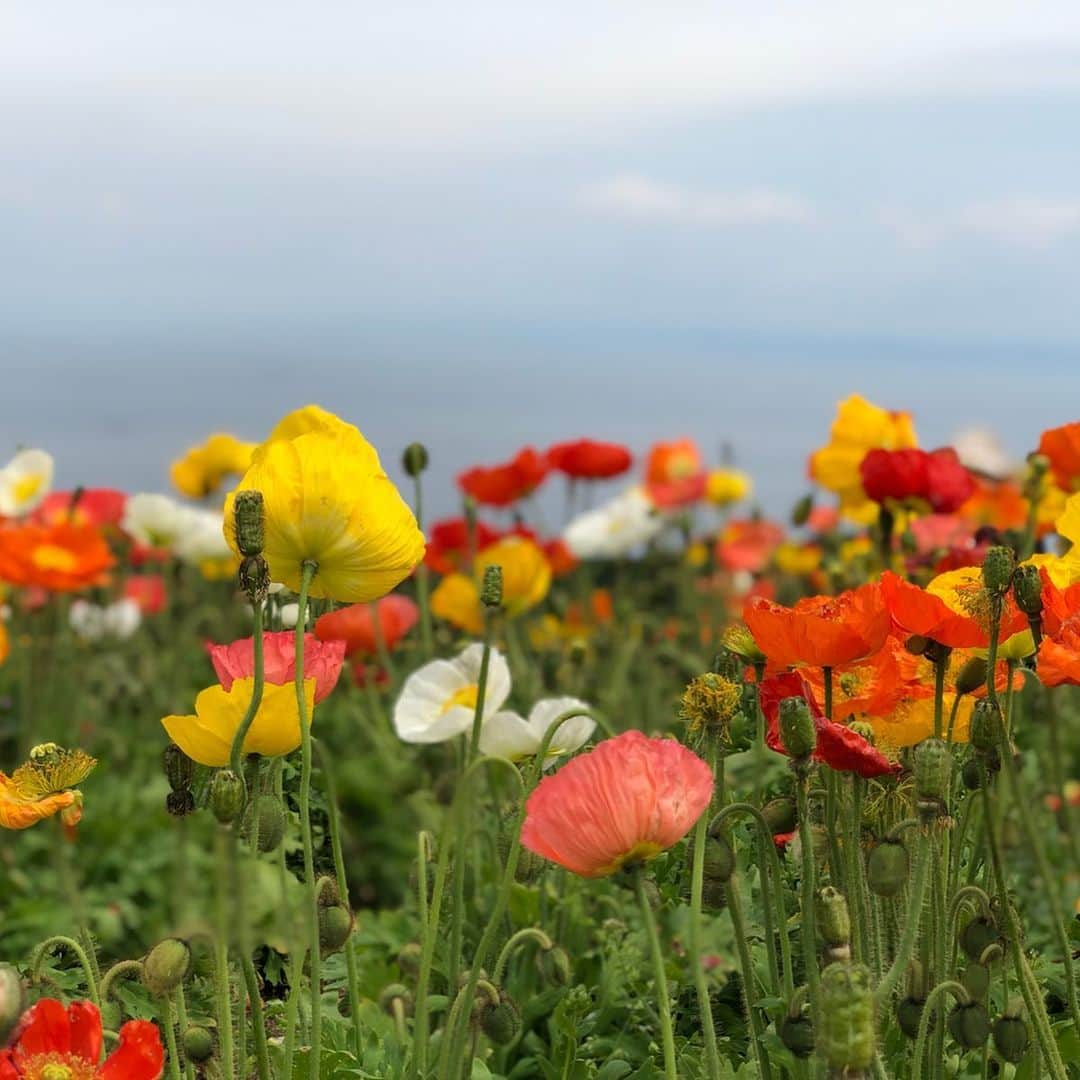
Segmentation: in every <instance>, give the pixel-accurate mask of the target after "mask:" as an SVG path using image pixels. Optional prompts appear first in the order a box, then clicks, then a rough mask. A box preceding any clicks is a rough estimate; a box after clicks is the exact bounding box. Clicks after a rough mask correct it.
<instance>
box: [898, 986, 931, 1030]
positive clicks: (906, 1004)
mask: <svg viewBox="0 0 1080 1080" xmlns="http://www.w3.org/2000/svg"><path fill="white" fill-rule="evenodd" d="M925 1005H926V1002H925V1001H923V999H922V998H917V997H911V996H908V997H906V998H904V999H903V1001H901V1002H900V1004H899V1005H897V1007H896V1022H897V1024H899V1025H900V1030H901V1031H902V1032H903V1033H904V1034H905V1035H906V1036H907V1037H908V1038H909V1039H916V1038H918V1036H919V1022H920V1021H921V1020H922V1014H923V1008H924V1007H925ZM933 1026H934V1019H933V1017H931V1019H930V1027H931V1028H933Z"/></svg>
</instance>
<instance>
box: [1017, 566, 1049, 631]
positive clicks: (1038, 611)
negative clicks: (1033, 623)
mask: <svg viewBox="0 0 1080 1080" xmlns="http://www.w3.org/2000/svg"><path fill="white" fill-rule="evenodd" d="M1013 596H1015V597H1016V606H1017V607H1018V608H1019V609H1020V610H1021V611H1022V612H1023V613H1024V614H1025V615H1026V616H1027V617H1028V618H1029V619H1037V618H1039V616H1040V615H1042V610H1043V601H1042V575H1041V574H1040V573H1039V568H1038V567H1037V566H1033V565H1032V564H1031V563H1024V565H1023V566H1018V567H1017V568H1016V573H1015V574H1013Z"/></svg>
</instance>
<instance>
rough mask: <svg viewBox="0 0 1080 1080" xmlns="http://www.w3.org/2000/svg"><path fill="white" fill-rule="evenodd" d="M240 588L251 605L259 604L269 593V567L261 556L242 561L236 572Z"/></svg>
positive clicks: (252, 556)
mask: <svg viewBox="0 0 1080 1080" xmlns="http://www.w3.org/2000/svg"><path fill="white" fill-rule="evenodd" d="M237 577H238V579H239V581H240V588H241V589H242V590H243V591H244V593H245V594H246V595H247V597H248V599H249V600H250V601H251V602H252V603H253V604H261V603H262V602H263V601H264V600H265V599H266V596H267V593H269V591H270V567H269V566H267V565H266V560H265V559H264V558H263V557H262V556H261V555H251V556H249V557H248V558H245V559H242V560H241V562H240V569H239V571H238V572H237Z"/></svg>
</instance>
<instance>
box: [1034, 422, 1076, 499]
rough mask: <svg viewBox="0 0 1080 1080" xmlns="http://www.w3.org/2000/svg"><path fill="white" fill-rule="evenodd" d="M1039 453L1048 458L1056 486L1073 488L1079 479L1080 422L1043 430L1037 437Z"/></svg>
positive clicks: (1067, 489)
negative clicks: (1039, 436)
mask: <svg viewBox="0 0 1080 1080" xmlns="http://www.w3.org/2000/svg"><path fill="white" fill-rule="evenodd" d="M1039 453H1040V454H1042V455H1043V456H1044V457H1046V458H1049V460H1050V471H1051V472H1052V473H1053V474H1054V479H1055V480H1056V481H1057V483H1058V487H1060V488H1062V489H1063V490H1065V491H1072V490H1074V488H1075V487H1076V481H1077V480H1078V479H1080V422H1073V423H1071V424H1063V425H1062V426H1061V427H1056V428H1051V429H1050V430H1049V431H1044V432H1043V433H1042V438H1040V439H1039Z"/></svg>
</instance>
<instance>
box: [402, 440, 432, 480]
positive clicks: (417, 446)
mask: <svg viewBox="0 0 1080 1080" xmlns="http://www.w3.org/2000/svg"><path fill="white" fill-rule="evenodd" d="M401 466H402V468H403V469H404V470H405V472H406V473H407V474H408V475H409V476H419V475H420V474H421V473H422V472H423V471H424V470H425V469H426V468H427V467H428V452H427V447H426V446H424V444H423V443H418V442H414V443H409V445H408V446H406V447H405V452H404V453H403V454H402V455H401Z"/></svg>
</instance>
